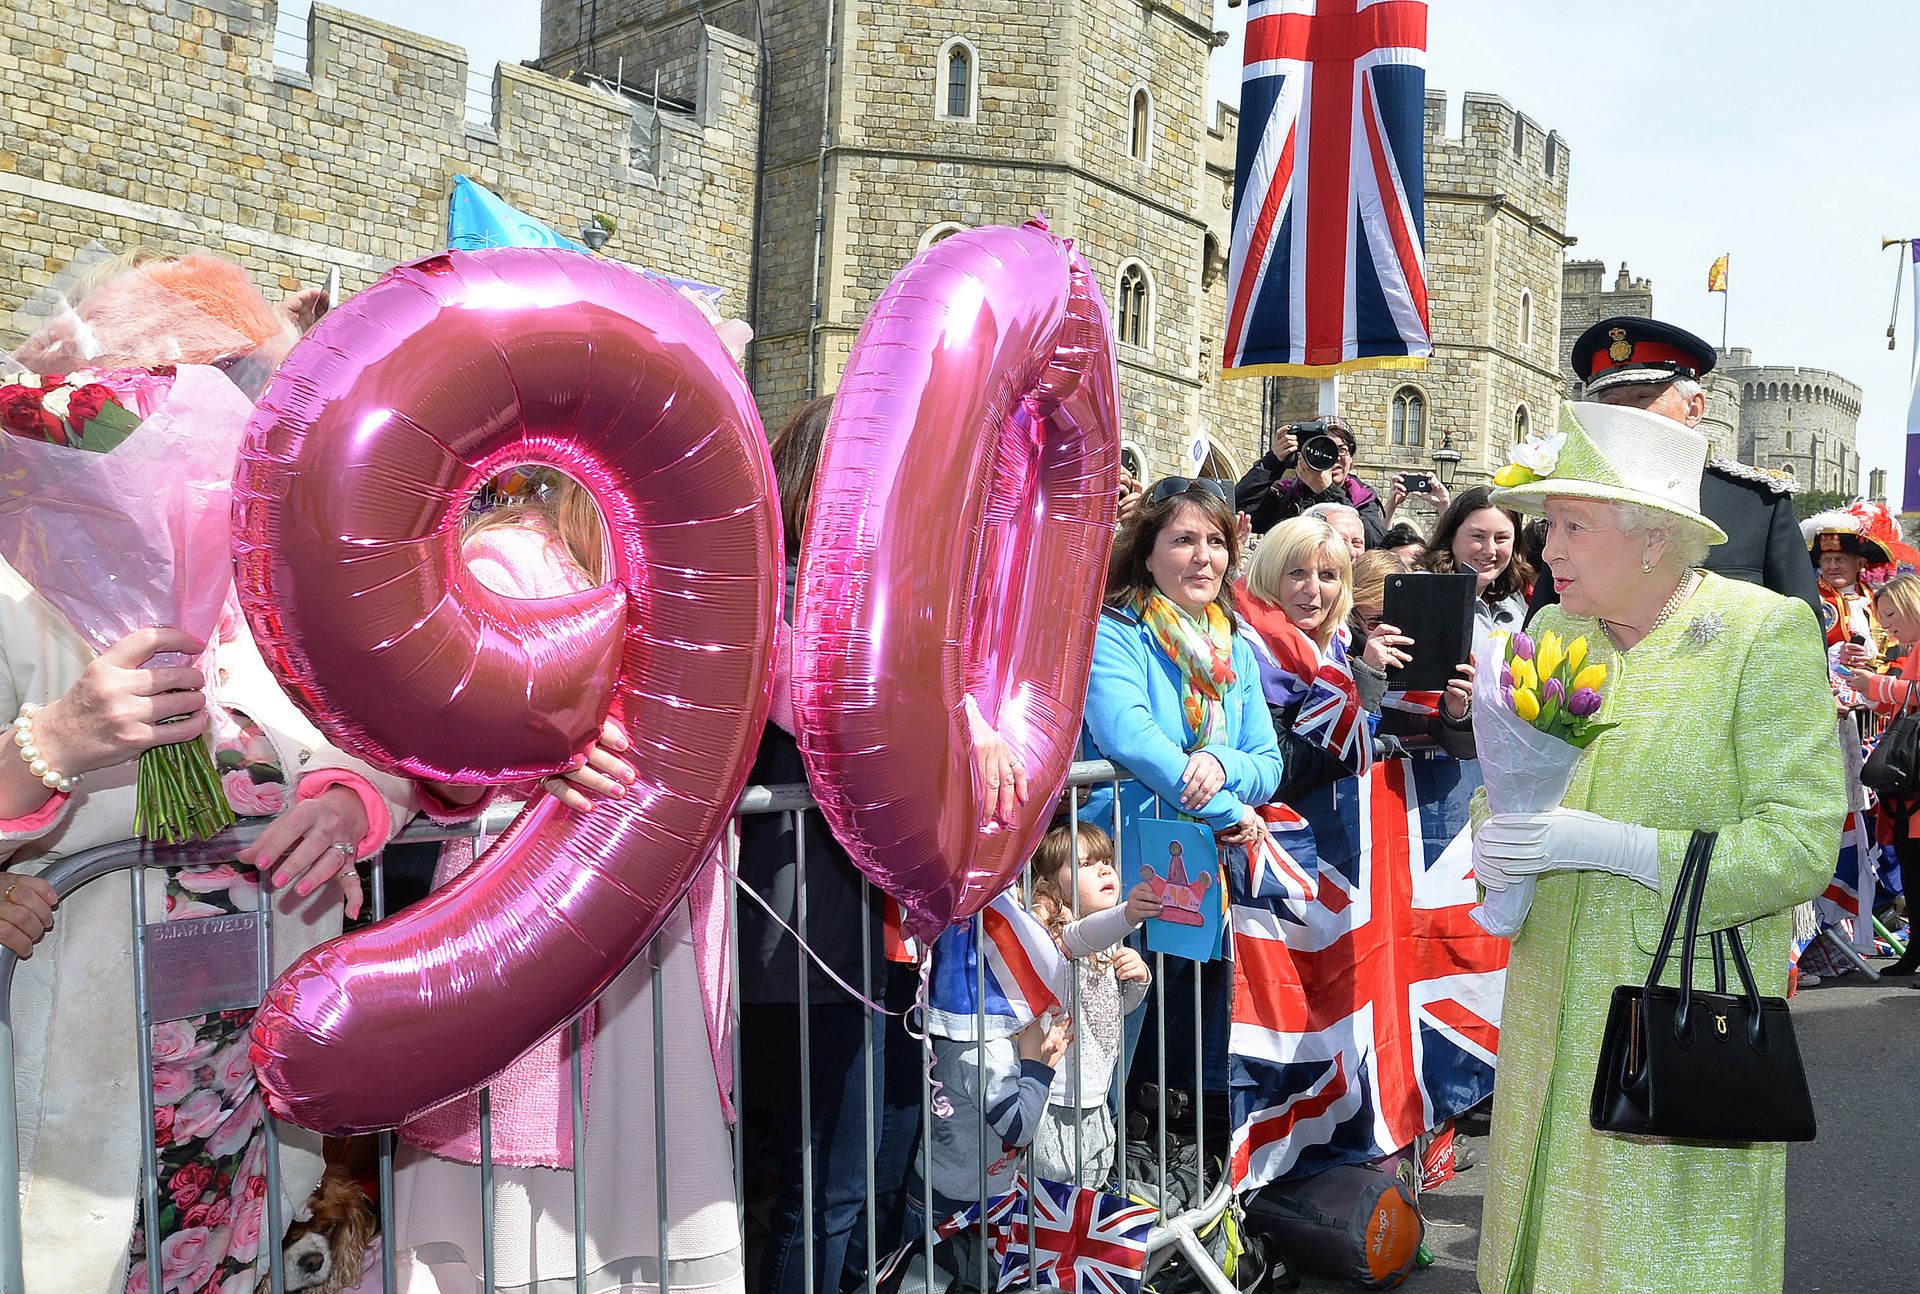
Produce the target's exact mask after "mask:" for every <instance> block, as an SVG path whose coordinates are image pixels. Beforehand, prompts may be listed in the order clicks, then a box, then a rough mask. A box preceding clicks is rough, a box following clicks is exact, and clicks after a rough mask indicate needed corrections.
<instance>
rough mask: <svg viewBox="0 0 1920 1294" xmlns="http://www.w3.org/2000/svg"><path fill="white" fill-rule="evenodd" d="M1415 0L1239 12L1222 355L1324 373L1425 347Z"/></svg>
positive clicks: (1421, 25) (1384, 363)
mask: <svg viewBox="0 0 1920 1294" xmlns="http://www.w3.org/2000/svg"><path fill="white" fill-rule="evenodd" d="M1426 47H1427V6H1426V4H1425V3H1424V0H1253V3H1252V4H1250V5H1249V6H1248V9H1247V37H1246V62H1245V67H1244V69H1243V72H1242V80H1241V88H1240V144H1239V157H1238V161H1237V164H1236V166H1235V171H1234V191H1233V246H1232V249H1231V254H1230V261H1229V270H1228V279H1227V284H1228V286H1227V338H1226V344H1225V345H1224V347H1223V348H1222V356H1221V358H1222V367H1223V368H1225V369H1226V370H1227V371H1229V372H1232V371H1235V370H1239V371H1242V372H1248V373H1251V372H1256V371H1257V372H1262V373H1281V374H1285V375H1291V376H1307V377H1324V376H1327V375H1329V374H1332V373H1337V372H1341V371H1345V370H1351V369H1360V368H1386V367H1419V366H1420V364H1421V362H1422V360H1423V357H1425V356H1427V355H1430V354H1431V353H1432V352H1433V344H1432V340H1431V334H1430V331H1429V328H1428V312H1427V282H1426V279H1427V271H1426V259H1425V251H1424V250H1423V247H1424V243H1425V241H1426V212H1425V184H1426V179H1425V174H1426V168H1425V159H1424V156H1423V154H1422V148H1423V146H1424V142H1425V114H1426V87H1427V70H1426V60H1427V55H1426Z"/></svg>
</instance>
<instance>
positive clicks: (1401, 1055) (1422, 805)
mask: <svg viewBox="0 0 1920 1294" xmlns="http://www.w3.org/2000/svg"><path fill="white" fill-rule="evenodd" d="M1479 784H1480V778H1479V770H1478V767H1477V766H1476V765H1474V764H1471V763H1464V764H1463V763H1460V762H1457V761H1455V760H1450V759H1415V760H1384V761H1380V762H1378V763H1375V764H1374V765H1373V766H1372V768H1370V769H1369V770H1368V771H1367V773H1366V774H1365V775H1363V776H1361V777H1358V778H1351V777H1350V778H1342V779H1341V780H1340V781H1338V782H1335V783H1333V784H1332V785H1331V786H1326V787H1322V788H1321V789H1320V790H1318V791H1316V792H1314V793H1313V794H1312V795H1310V796H1308V797H1307V798H1306V799H1305V800H1303V801H1302V802H1301V803H1300V804H1299V805H1297V806H1296V807H1297V809H1298V810H1299V813H1298V816H1299V817H1301V818H1304V819H1305V820H1306V822H1307V823H1309V824H1311V827H1312V831H1313V852H1314V854H1315V856H1316V859H1317V862H1318V874H1317V878H1316V879H1317V890H1316V893H1315V896H1314V899H1313V901H1312V902H1311V903H1308V904H1306V905H1305V906H1304V908H1303V907H1302V906H1301V905H1299V904H1296V903H1292V902H1289V901H1288V900H1286V899H1284V898H1281V897H1273V898H1267V897H1261V896H1260V891H1259V890H1258V889H1255V888H1254V887H1253V886H1252V885H1251V884H1250V883H1249V878H1248V876H1247V873H1246V871H1245V870H1244V869H1243V868H1241V867H1239V866H1238V865H1237V863H1236V865H1235V866H1234V867H1233V869H1232V870H1233V876H1232V881H1233V889H1234V895H1233V957H1234V961H1233V971H1234V984H1233V1025H1232V1028H1231V1030H1230V1032H1229V1034H1228V1039H1229V1043H1228V1049H1229V1051H1230V1052H1231V1076H1230V1087H1231V1092H1230V1098H1231V1105H1232V1113H1233V1125H1234V1128H1233V1141H1232V1151H1231V1160H1230V1164H1229V1174H1230V1176H1231V1178H1232V1181H1233V1183H1234V1185H1235V1187H1236V1188H1238V1189H1242V1190H1244V1189H1250V1188H1252V1187H1256V1186H1262V1185H1265V1184H1266V1183H1268V1182H1273V1181H1279V1180H1280V1179H1282V1178H1286V1177H1297V1176H1307V1175H1310V1174H1312V1173H1317V1172H1319V1171H1321V1170H1322V1169H1326V1168H1331V1167H1333V1166H1335V1165H1336V1164H1347V1163H1365V1162H1367V1161H1369V1160H1373V1159H1377V1158H1379V1157H1380V1156H1382V1155H1387V1154H1391V1153H1393V1152H1394V1151H1396V1150H1399V1149H1401V1148H1402V1147H1404V1146H1407V1145H1409V1144H1410V1143H1411V1142H1412V1141H1413V1139H1414V1138H1415V1137H1417V1136H1418V1135H1419V1134H1420V1133H1422V1132H1424V1131H1426V1130H1427V1129H1429V1128H1432V1127H1434V1126H1436V1125H1437V1124H1439V1123H1440V1122H1441V1121H1442V1120H1445V1119H1449V1118H1451V1117H1453V1116H1454V1115H1456V1114H1460V1113H1462V1112H1464V1111H1466V1110H1468V1109H1470V1108H1472V1107H1473V1106H1474V1105H1477V1104H1478V1103H1479V1102H1480V1101H1481V1100H1482V1099H1484V1098H1485V1097H1486V1096H1487V1094H1488V1093H1490V1092H1491V1091H1492V1090H1493V1068H1494V1055H1495V1052H1496V1051H1497V1050H1498V1049H1499V1040H1500V1003H1501V998H1502V995H1503V992H1504V990H1505V985H1506V964H1507V952H1508V945H1507V942H1506V940H1504V939H1495V938H1493V937H1492V936H1491V935H1488V934H1486V933H1485V932H1484V931H1482V930H1481V929H1480V927H1479V926H1477V925H1475V924H1474V923H1473V921H1472V920H1470V919H1469V918H1468V916H1467V912H1468V909H1470V908H1471V907H1472V906H1473V904H1474V902H1475V893H1474V884H1473V850H1472V843H1471V840H1470V839H1469V837H1468V834H1467V802H1468V800H1469V799H1470V798H1471V796H1472V794H1473V792H1474V789H1475V788H1476V787H1478V786H1479ZM1303 848H1304V847H1303V846H1301V847H1296V850H1295V852H1301V851H1302V849H1303Z"/></svg>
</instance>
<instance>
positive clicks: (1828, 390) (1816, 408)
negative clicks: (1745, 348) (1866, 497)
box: [1725, 365, 1862, 495]
mask: <svg viewBox="0 0 1920 1294" xmlns="http://www.w3.org/2000/svg"><path fill="white" fill-rule="evenodd" d="M1725 373H1726V378H1727V380H1728V381H1729V382H1730V383H1737V384H1738V389H1739V392H1740V397H1741V401H1740V458H1741V460H1742V461H1743V462H1748V463H1752V464H1754V465H1755V466H1757V467H1766V468H1774V469H1777V470H1781V471H1788V472H1792V473H1793V475H1794V476H1795V477H1796V478H1797V479H1798V480H1799V482H1800V484H1801V485H1802V486H1804V487H1805V488H1807V489H1809V490H1824V491H1832V492H1837V493H1840V494H1846V495H1852V494H1857V493H1858V492H1859V490H1860V488H1861V484H1862V482H1861V480H1860V454H1859V451H1858V449H1857V448H1856V447H1855V434H1856V431H1857V428H1858V425H1859V421H1860V388H1859V387H1857V386H1855V385H1854V384H1853V383H1852V382H1849V381H1847V379H1845V378H1843V377H1841V376H1839V375H1838V374H1837V373H1829V372H1827V371H1826V370H1824V369H1817V368H1787V367H1780V366H1770V365H1759V366H1749V367H1742V368H1729V369H1727V370H1725Z"/></svg>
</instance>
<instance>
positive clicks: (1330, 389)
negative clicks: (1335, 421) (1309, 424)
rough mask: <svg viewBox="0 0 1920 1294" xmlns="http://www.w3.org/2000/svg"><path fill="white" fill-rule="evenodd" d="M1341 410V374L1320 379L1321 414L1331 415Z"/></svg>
mask: <svg viewBox="0 0 1920 1294" xmlns="http://www.w3.org/2000/svg"><path fill="white" fill-rule="evenodd" d="M1339 412H1340V375H1339V374H1338V373H1335V374H1334V375H1333V376H1332V377H1323V378H1321V379H1320V416H1321V417H1322V418H1327V417H1331V416H1333V415H1334V414H1336V413H1339Z"/></svg>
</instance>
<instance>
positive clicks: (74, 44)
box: [0, 0, 759, 345]
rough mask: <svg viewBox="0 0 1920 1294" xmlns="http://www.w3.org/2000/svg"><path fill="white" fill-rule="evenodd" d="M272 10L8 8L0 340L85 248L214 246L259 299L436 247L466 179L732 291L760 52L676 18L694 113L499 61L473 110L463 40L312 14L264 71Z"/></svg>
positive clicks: (749, 202) (100, 2) (740, 261)
mask: <svg viewBox="0 0 1920 1294" xmlns="http://www.w3.org/2000/svg"><path fill="white" fill-rule="evenodd" d="M274 20H275V13H274V9H273V7H272V6H271V5H268V4H261V3H248V2H246V0H201V2H200V3H187V2H186V0H141V2H140V3H120V2H118V0H77V2H71V3H69V2H66V0H62V2H58V3H56V0H15V3H14V5H13V15H12V17H11V19H10V21H9V22H8V23H7V24H6V25H5V27H4V28H3V29H0V73H3V74H4V75H0V113H4V116H5V120H7V121H8V122H9V123H10V131H9V138H8V140H7V141H6V142H5V144H4V145H0V199H4V202H5V207H4V212H5V214H4V215H3V216H0V344H4V345H10V344H12V343H14V342H17V341H18V340H19V336H20V332H21V329H22V327H25V326H31V321H30V320H29V319H26V318H23V317H21V316H19V315H17V313H16V312H17V311H18V310H19V308H20V307H21V305H22V304H23V302H24V301H25V300H26V298H27V297H29V296H30V295H31V294H32V293H33V292H34V291H35V290H36V289H38V288H40V287H42V286H43V285H46V284H48V283H49V282H50V281H52V280H53V279H54V278H55V276H56V275H58V274H59V273H60V272H61V271H62V270H63V269H64V268H65V267H67V266H68V264H69V263H70V262H72V261H73V260H74V259H75V257H76V256H77V255H78V254H80V253H81V252H82V251H83V249H85V248H86V247H87V246H88V244H90V243H93V242H98V243H100V244H102V245H104V246H105V247H106V248H107V249H109V250H111V251H116V252H118V251H124V250H127V249H129V248H132V247H134V246H137V245H142V244H144V245H147V246H150V247H152V248H154V249H155V250H158V251H161V252H178V251H182V250H189V249H195V248H208V249H211V250H214V251H218V252H224V253H226V254H228V255H231V256H233V257H235V258H237V259H239V260H240V261H242V262H243V263H245V264H246V265H247V267H248V268H249V269H250V270H252V271H253V273H254V276H255V279H256V281H258V282H259V283H261V284H262V286H263V287H265V288H266V289H267V290H268V291H269V293H270V294H271V293H272V291H273V289H274V288H275V287H276V286H277V287H278V288H279V289H281V290H283V291H291V290H293V289H295V288H298V287H302V286H309V285H314V284H319V283H321V282H323V281H324V279H325V275H326V273H327V271H328V269H329V268H334V269H337V270H338V271H339V272H340V280H341V286H342V288H343V290H344V291H346V292H352V291H353V290H356V289H358V288H361V287H364V286H366V285H367V284H369V283H371V282H372V281H373V280H374V279H375V278H377V277H378V276H379V275H380V274H381V273H383V272H384V271H385V270H386V269H387V268H388V267H389V266H391V265H392V264H394V263H395V262H398V261H404V260H411V259H413V258H416V257H419V256H424V255H427V254H430V253H432V252H435V251H438V250H441V249H442V248H444V247H445V245H446V204H447V195H448V193H449V191H450V190H451V188H452V184H453V177H454V176H455V175H456V174H461V173H464V174H467V175H469V176H471V177H473V178H474V179H475V180H478V181H479V182H481V183H483V184H485V185H487V186H488V187H489V188H491V189H493V190H494V191H495V192H497V193H499V194H500V195H501V196H502V197H504V198H505V199H506V200H507V201H509V202H511V203H513V204H514V205H516V206H518V207H520V208H521V209H523V210H525V211H527V212H528V213H529V214H531V215H533V216H535V217H537V218H539V219H541V220H544V221H547V222H548V223H550V224H552V225H553V226H554V227H555V228H557V229H560V230H562V231H567V232H572V231H576V230H578V229H579V228H580V227H581V225H582V224H583V222H585V221H586V220H588V219H590V218H591V217H592V216H593V215H595V214H602V215H606V216H609V217H611V218H612V219H613V220H614V221H615V223H616V225H617V226H618V234H617V241H616V242H615V243H614V245H613V247H612V250H613V251H614V252H617V253H618V254H619V255H621V256H622V257H623V258H625V259H629V260H633V261H638V262H641V263H647V264H654V265H659V266H663V267H671V268H672V269H673V271H674V272H675V273H677V274H680V275H683V276H686V277H689V278H696V279H701V280H704V281H706V282H710V283H714V284H717V285H719V286H720V287H722V288H723V289H724V290H725V292H726V295H727V302H728V303H729V304H732V305H735V306H736V308H737V306H738V303H740V302H742V301H744V300H745V298H746V293H747V287H748V281H749V267H750V263H751V258H750V256H749V254H748V253H749V249H750V247H751V238H750V230H751V227H752V210H753V198H754V190H755V184H756V172H755V166H754V162H755V156H754V144H755V140H756V136H757V117H758V112H757V107H756V103H757V85H758V75H759V72H758V64H759V54H758V51H757V49H756V48H755V47H754V45H753V43H752V42H750V41H744V40H741V39H740V38H739V37H738V36H735V35H733V34H730V33H728V32H725V31H721V30H718V29H715V28H712V27H705V28H701V29H699V30H697V31H693V32H691V33H689V36H688V41H687V46H686V49H685V53H686V55H687V62H688V67H689V84H690V85H691V86H692V88H693V94H692V95H691V96H690V100H689V101H690V103H691V104H692V105H694V106H692V107H690V108H686V109H675V108H674V107H673V106H672V105H667V104H663V105H662V106H661V108H660V110H659V111H658V112H657V113H656V112H655V111H654V109H653V107H652V106H651V105H650V104H640V103H638V102H636V101H634V100H632V99H631V98H623V97H622V96H619V95H616V94H613V93H611V92H609V91H606V90H604V89H601V88H599V87H595V86H589V85H582V84H573V83H569V82H567V81H564V80H561V79H558V78H555V77H552V76H548V75H545V74H543V73H540V72H536V71H533V70H531V69H529V68H524V67H518V66H513V65H508V64H502V65H501V66H500V67H499V68H498V69H497V71H496V72H495V74H494V82H493V94H494V103H493V112H492V115H491V120H490V121H489V122H487V123H485V124H480V125H475V124H471V123H469V122H468V121H467V120H466V109H465V100H466V76H467V57H466V53H465V51H463V50H461V49H459V48H457V47H455V46H452V45H447V44H444V43H442V42H439V41H435V40H431V39H429V38H427V37H424V36H419V35H416V34H414V33H411V32H406V31H402V30H400V29H398V28H395V27H389V26H386V25H385V24H382V23H377V22H373V21H371V20H369V19H366V18H363V17H361V16H359V15H358V14H353V13H349V12H347V11H345V10H342V9H335V8H332V7H329V6H325V5H316V6H314V8H313V11H312V15H311V18H310V21H309V27H308V38H309V39H308V44H309V49H310V54H309V59H308V63H307V66H306V67H305V68H304V69H289V68H286V67H281V66H276V64H275V62H274Z"/></svg>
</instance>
